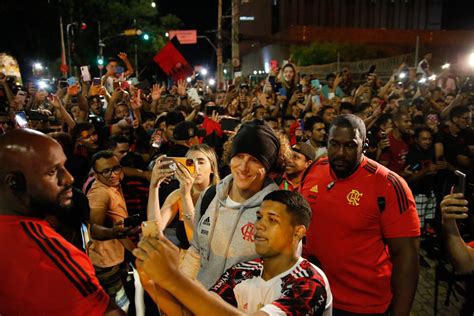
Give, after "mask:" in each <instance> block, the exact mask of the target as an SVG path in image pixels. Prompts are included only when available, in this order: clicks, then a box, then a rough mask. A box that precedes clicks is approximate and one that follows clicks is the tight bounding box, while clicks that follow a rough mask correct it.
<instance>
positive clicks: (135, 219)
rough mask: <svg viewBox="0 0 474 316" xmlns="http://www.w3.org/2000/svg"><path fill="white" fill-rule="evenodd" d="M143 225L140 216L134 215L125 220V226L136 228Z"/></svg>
mask: <svg viewBox="0 0 474 316" xmlns="http://www.w3.org/2000/svg"><path fill="white" fill-rule="evenodd" d="M141 223H142V219H141V216H140V214H133V215H130V216H129V217H127V218H125V219H124V220H123V226H125V227H135V226H138V225H140V224H141Z"/></svg>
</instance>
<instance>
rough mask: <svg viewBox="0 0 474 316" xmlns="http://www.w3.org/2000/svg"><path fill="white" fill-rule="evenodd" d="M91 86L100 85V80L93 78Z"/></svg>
mask: <svg viewBox="0 0 474 316" xmlns="http://www.w3.org/2000/svg"><path fill="white" fill-rule="evenodd" d="M92 85H93V86H99V85H100V78H94V79H93V80H92Z"/></svg>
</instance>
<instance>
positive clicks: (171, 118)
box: [165, 111, 184, 125]
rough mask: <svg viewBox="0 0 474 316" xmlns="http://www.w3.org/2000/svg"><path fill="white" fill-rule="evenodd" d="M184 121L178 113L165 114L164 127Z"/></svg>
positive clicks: (182, 116) (181, 114)
mask: <svg viewBox="0 0 474 316" xmlns="http://www.w3.org/2000/svg"><path fill="white" fill-rule="evenodd" d="M181 121H184V115H183V113H181V112H178V111H171V112H168V114H166V117H165V122H166V125H176V124H178V123H179V122H181Z"/></svg>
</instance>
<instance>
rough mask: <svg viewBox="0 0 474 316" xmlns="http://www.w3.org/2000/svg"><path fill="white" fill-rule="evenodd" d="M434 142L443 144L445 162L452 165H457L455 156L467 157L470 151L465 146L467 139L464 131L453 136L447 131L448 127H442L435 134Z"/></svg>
mask: <svg viewBox="0 0 474 316" xmlns="http://www.w3.org/2000/svg"><path fill="white" fill-rule="evenodd" d="M434 143H435V144H436V143H441V144H443V148H444V158H445V160H446V161H447V162H449V163H450V164H452V165H453V166H456V167H457V166H458V162H457V156H458V155H463V156H466V157H469V155H470V151H469V147H468V146H467V140H466V138H465V134H464V133H460V134H459V135H458V136H457V137H454V136H453V135H451V133H450V132H449V128H447V127H446V128H443V129H441V130H440V131H439V132H438V133H436V135H435V141H434Z"/></svg>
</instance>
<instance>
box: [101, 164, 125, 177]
mask: <svg viewBox="0 0 474 316" xmlns="http://www.w3.org/2000/svg"><path fill="white" fill-rule="evenodd" d="M94 171H95V172H96V173H98V174H101V175H103V176H104V177H106V178H108V177H110V176H111V175H112V172H113V173H114V174H119V173H120V172H121V171H122V166H115V167H112V168H107V169H104V170H102V171H97V170H94Z"/></svg>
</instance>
